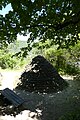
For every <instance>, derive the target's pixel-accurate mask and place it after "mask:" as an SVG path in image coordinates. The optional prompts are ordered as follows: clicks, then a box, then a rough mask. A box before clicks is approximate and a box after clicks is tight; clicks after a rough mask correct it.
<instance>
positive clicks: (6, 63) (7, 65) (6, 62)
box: [0, 50, 25, 69]
mask: <svg viewBox="0 0 80 120" xmlns="http://www.w3.org/2000/svg"><path fill="white" fill-rule="evenodd" d="M24 64H25V60H24V59H22V58H21V59H20V58H18V57H12V54H11V53H8V52H6V51H5V50H0V67H1V68H2V69H20V68H21V67H22V66H23V65H24Z"/></svg>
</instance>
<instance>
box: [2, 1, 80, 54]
mask: <svg viewBox="0 0 80 120" xmlns="http://www.w3.org/2000/svg"><path fill="white" fill-rule="evenodd" d="M8 4H11V7H12V10H10V11H9V12H8V13H7V14H6V15H5V16H3V15H1V14H0V48H2V47H3V46H5V45H8V43H12V42H14V41H15V40H16V38H17V34H20V35H27V34H30V38H29V39H28V40H27V44H28V47H27V49H28V48H30V49H28V51H29V50H31V49H32V47H33V43H34V42H36V40H37V39H39V40H40V41H41V42H43V43H44V42H45V41H46V39H49V40H50V41H51V44H52V45H54V44H55V45H59V46H58V47H59V48H68V47H69V46H71V45H73V46H74V45H75V44H76V43H77V41H79V40H80V37H79V34H80V9H79V8H80V2H79V0H67V1H65V0H42V1H41V2H40V0H17V1H15V2H14V1H13V0H0V10H2V8H5V7H6V6H7V5H8ZM23 50H24V49H23ZM26 52H27V51H26ZM23 55H24V54H23Z"/></svg>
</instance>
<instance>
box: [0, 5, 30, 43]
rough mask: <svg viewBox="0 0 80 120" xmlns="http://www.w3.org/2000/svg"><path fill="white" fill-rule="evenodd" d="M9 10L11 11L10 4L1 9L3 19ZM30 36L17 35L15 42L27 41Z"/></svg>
mask: <svg viewBox="0 0 80 120" xmlns="http://www.w3.org/2000/svg"><path fill="white" fill-rule="evenodd" d="M10 10H12V7H11V4H8V5H7V6H6V7H5V8H3V9H2V10H0V14H1V15H3V16H4V17H5V14H7V13H8V12H9V11H10ZM29 36H30V34H28V35H27V36H23V35H19V34H18V35H17V40H23V41H27V39H28V38H29Z"/></svg>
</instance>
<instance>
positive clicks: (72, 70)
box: [44, 42, 80, 75]
mask: <svg viewBox="0 0 80 120" xmlns="http://www.w3.org/2000/svg"><path fill="white" fill-rule="evenodd" d="M79 53H80V42H79V43H78V44H77V45H75V46H74V47H71V48H69V49H59V50H57V46H56V48H55V46H52V47H51V48H49V49H46V50H45V52H44V56H45V57H46V59H48V60H49V61H50V62H51V63H52V64H53V65H54V66H55V68H56V69H57V70H58V71H59V72H61V73H65V74H66V73H67V74H69V75H76V74H79V72H80V67H79V65H77V62H78V61H79V59H80V54H79Z"/></svg>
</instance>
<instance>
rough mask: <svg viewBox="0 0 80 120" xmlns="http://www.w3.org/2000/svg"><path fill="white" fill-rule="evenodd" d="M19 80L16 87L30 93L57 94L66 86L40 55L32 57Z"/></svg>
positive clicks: (51, 66)
mask: <svg viewBox="0 0 80 120" xmlns="http://www.w3.org/2000/svg"><path fill="white" fill-rule="evenodd" d="M20 80H21V83H20V84H19V86H18V87H20V88H22V89H24V90H27V91H30V92H41V93H43V92H45V93H49V92H58V91H61V90H63V89H64V88H65V87H66V86H67V85H68V84H67V82H66V81H65V80H64V79H63V78H62V77H60V75H59V74H58V72H57V71H56V70H55V68H54V67H53V65H52V64H50V63H49V62H48V61H47V60H46V59H45V58H44V57H43V56H40V55H39V56H36V57H34V58H33V59H32V62H31V63H30V64H29V65H28V66H26V69H25V71H24V72H23V73H22V75H21V77H20Z"/></svg>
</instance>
